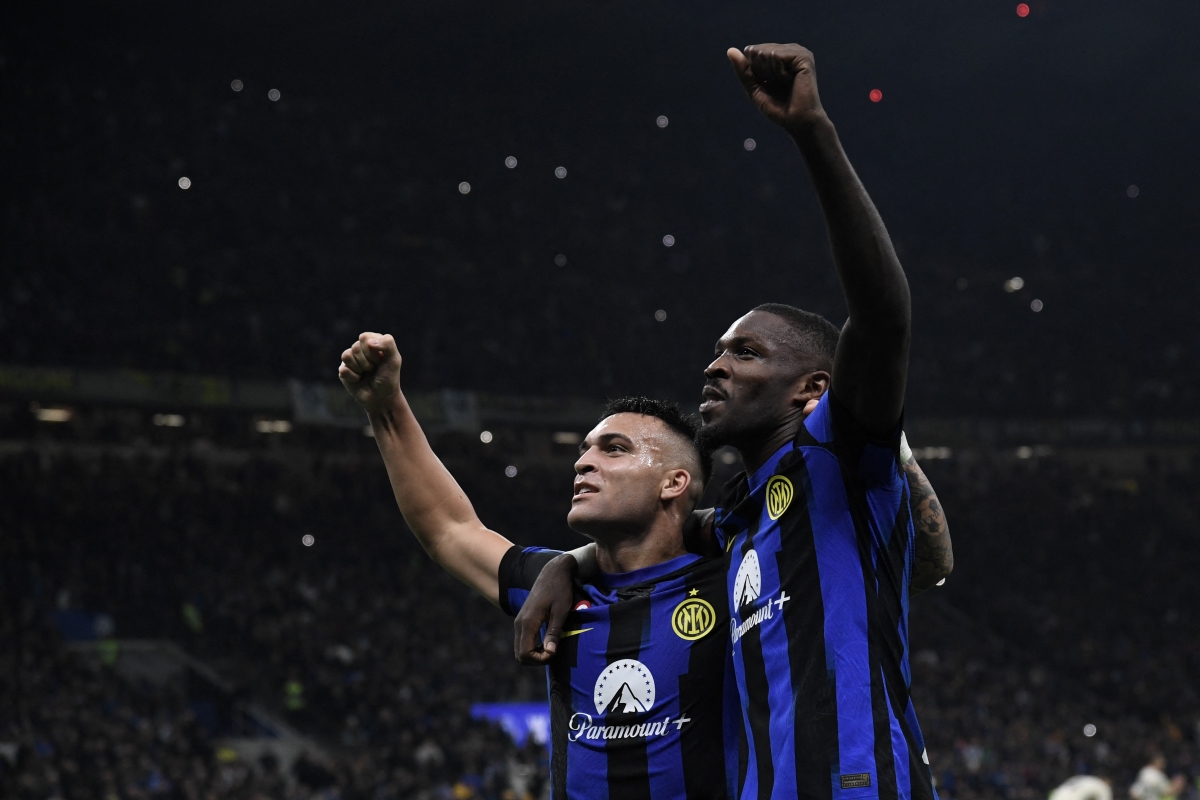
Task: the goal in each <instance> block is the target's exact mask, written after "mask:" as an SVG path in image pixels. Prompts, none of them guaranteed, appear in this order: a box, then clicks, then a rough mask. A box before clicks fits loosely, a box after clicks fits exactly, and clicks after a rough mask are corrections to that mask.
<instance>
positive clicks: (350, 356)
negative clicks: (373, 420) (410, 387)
mask: <svg viewBox="0 0 1200 800" xmlns="http://www.w3.org/2000/svg"><path fill="white" fill-rule="evenodd" d="M338 377H339V378H341V380H342V385H343V386H345V387H346V391H348V392H349V393H350V396H351V397H353V398H354V399H355V400H357V401H358V403H359V405H361V406H362V407H363V408H364V409H366V411H367V413H368V414H370V413H372V412H374V411H377V410H378V409H379V408H380V407H381V406H382V405H383V403H385V402H386V401H387V400H388V399H390V398H391V397H393V396H394V395H396V394H397V393H398V392H399V391H400V351H399V350H398V349H397V348H396V340H395V339H393V338H392V337H391V335H389V334H378V333H362V334H359V336H358V341H357V342H355V343H354V344H352V345H350V347H348V348H347V349H346V351H345V352H344V353H342V365H341V366H340V367H338Z"/></svg>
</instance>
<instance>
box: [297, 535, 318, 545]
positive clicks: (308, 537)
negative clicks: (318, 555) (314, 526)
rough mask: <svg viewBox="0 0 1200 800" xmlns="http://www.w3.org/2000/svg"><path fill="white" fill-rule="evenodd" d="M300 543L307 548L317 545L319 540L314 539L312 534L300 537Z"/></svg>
mask: <svg viewBox="0 0 1200 800" xmlns="http://www.w3.org/2000/svg"><path fill="white" fill-rule="evenodd" d="M300 541H301V543H303V544H304V546H305V547H312V546H313V545H314V544H316V543H317V540H316V539H315V538H313V535H312V534H311V533H306V534H304V535H303V536H302V537H300Z"/></svg>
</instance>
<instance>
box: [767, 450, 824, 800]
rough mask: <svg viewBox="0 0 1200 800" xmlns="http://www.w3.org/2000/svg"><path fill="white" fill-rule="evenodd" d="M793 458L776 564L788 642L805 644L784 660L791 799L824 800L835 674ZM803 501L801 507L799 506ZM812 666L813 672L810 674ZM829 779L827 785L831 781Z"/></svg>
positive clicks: (802, 482) (803, 477)
mask: <svg viewBox="0 0 1200 800" xmlns="http://www.w3.org/2000/svg"><path fill="white" fill-rule="evenodd" d="M804 452H805V450H804V449H803V448H802V449H801V450H800V452H799V453H797V462H796V464H795V466H794V467H793V469H794V472H792V474H793V475H795V476H796V478H797V480H796V485H795V493H796V496H795V499H794V500H793V501H792V502H793V503H794V504H795V508H793V509H792V512H791V514H790V515H788V516H785V517H784V518H783V519H784V520H786V522H787V530H785V531H784V532H783V535H782V541H781V545H782V549H781V550H780V552H779V554H778V556H777V558H778V560H779V565H780V566H779V569H780V572H782V573H783V574H784V575H787V576H788V584H789V585H790V587H791V590H792V594H793V596H792V599H791V600H790V601H789V602H788V604H787V609H786V611H784V615H783V623H784V626H785V627H786V629H787V635H788V640H789V641H790V642H808V643H810V647H809V649H808V650H807V652H802V653H801V652H796V651H792V652H790V653H789V654H788V656H789V658H788V663H789V666H790V668H791V679H792V689H793V691H794V693H795V703H796V709H795V712H794V717H795V733H794V736H795V741H794V754H793V755H792V758H793V760H794V762H795V765H796V766H795V773H796V775H795V780H796V794H797V795H798V796H800V797H804V798H808V799H810V800H822V798H824V799H825V800H828V798H831V797H832V796H833V791H834V788H833V783H836V781H837V779H838V774H839V770H838V763H839V762H838V754H837V750H836V748H835V743H836V742H837V736H838V716H837V694H836V689H837V686H836V680H835V676H836V671H835V669H834V663H833V660H832V658H833V656H832V653H831V651H829V650H827V649H826V647H825V602H824V599H823V598H822V594H821V576H820V572H819V569H818V562H817V559H816V550H815V548H814V542H813V520H812V516H811V514H812V511H811V510H812V509H813V508H814V500H813V487H812V479H811V477H810V476H809V474H808V469H807V463H806V462H805V460H804V458H803V453H804ZM801 500H803V504H801ZM814 665H816V668H815V669H814V668H813V667H814ZM831 773H832V781H831Z"/></svg>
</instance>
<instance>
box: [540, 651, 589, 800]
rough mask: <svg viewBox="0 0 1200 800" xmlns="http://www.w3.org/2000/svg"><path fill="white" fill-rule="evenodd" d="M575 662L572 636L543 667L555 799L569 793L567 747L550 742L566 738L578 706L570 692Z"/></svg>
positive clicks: (568, 753) (551, 775)
mask: <svg viewBox="0 0 1200 800" xmlns="http://www.w3.org/2000/svg"><path fill="white" fill-rule="evenodd" d="M578 665H579V639H578V637H571V638H568V639H563V640H561V641H560V642H559V643H558V652H557V653H556V654H555V656H554V659H553V660H552V661H551V662H550V664H549V666H548V667H547V668H546V679H547V681H548V683H549V684H550V686H549V690H550V742H551V747H550V785H551V786H552V787H553V794H552V796H553V797H554V798H555V799H556V800H557V798H565V797H569V796H570V794H569V792H568V788H569V787H568V786H567V762H568V760H569V758H570V748H569V747H555V746H554V745H553V743H554V742H565V741H566V740H567V726H568V725H569V723H570V720H571V715H572V714H574V713H575V712H576V711H579V710H580V709H577V708H576V707H575V698H574V697H572V693H571V671H572V670H574V669H576V668H577V667H578ZM584 710H586V709H584Z"/></svg>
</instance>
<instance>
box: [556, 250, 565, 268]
mask: <svg viewBox="0 0 1200 800" xmlns="http://www.w3.org/2000/svg"><path fill="white" fill-rule="evenodd" d="M554 263H555V265H556V266H559V267H565V266H566V265H567V257H566V256H565V255H563V254H562V253H559V254H558V255H556V256H555V257H554Z"/></svg>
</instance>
